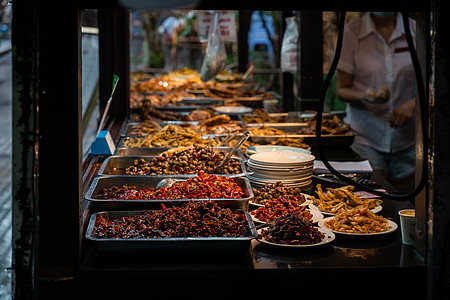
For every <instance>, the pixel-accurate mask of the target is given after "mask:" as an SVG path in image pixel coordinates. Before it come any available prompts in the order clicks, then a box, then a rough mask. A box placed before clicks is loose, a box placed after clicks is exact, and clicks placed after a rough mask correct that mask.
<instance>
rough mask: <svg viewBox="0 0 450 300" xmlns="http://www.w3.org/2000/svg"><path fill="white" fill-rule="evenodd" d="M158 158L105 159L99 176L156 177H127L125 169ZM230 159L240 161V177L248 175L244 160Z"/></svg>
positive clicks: (129, 157) (112, 157)
mask: <svg viewBox="0 0 450 300" xmlns="http://www.w3.org/2000/svg"><path fill="white" fill-rule="evenodd" d="M155 157H156V156H131V155H130V156H128V155H113V156H110V157H108V158H107V159H105V161H104V162H103V164H102V166H101V167H100V169H99V171H98V175H101V176H111V175H123V176H145V177H149V176H155V175H127V174H125V169H126V168H128V167H129V166H131V165H132V164H133V163H134V160H135V159H141V158H144V159H146V160H150V159H152V158H155ZM230 159H235V160H238V161H239V162H240V164H241V170H242V172H241V173H239V174H240V175H242V176H244V175H245V173H247V169H246V167H245V163H244V160H243V159H241V158H237V157H232V158H230ZM216 175H223V176H229V175H228V174H216ZM158 176H165V177H185V178H187V177H193V176H196V175H195V174H174V175H158Z"/></svg>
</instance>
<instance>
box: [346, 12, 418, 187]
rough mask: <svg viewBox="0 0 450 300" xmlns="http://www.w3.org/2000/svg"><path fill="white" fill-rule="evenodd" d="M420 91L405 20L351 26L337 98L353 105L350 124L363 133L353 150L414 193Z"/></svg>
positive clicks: (389, 16) (382, 16)
mask: <svg viewBox="0 0 450 300" xmlns="http://www.w3.org/2000/svg"><path fill="white" fill-rule="evenodd" d="M409 22H410V28H411V31H412V35H413V38H414V36H415V22H414V21H413V20H409ZM414 87H415V75H414V68H413V66H412V61H411V57H410V53H409V50H408V45H407V42H406V37H405V32H404V28H403V23H402V17H401V15H400V14H398V13H394V12H391V13H389V12H379V13H378V12H372V13H366V14H364V15H363V16H361V17H360V18H359V19H358V20H356V21H354V22H352V23H349V24H347V25H346V27H345V30H344V40H343V45H342V53H341V57H340V60H339V65H338V73H337V95H338V97H339V98H340V99H341V100H342V101H345V102H347V103H348V105H347V117H346V119H345V121H346V122H347V123H349V124H350V126H351V127H352V129H353V130H355V131H356V133H357V136H356V138H355V142H354V143H353V145H352V148H353V149H354V150H355V151H356V152H357V153H358V154H359V155H361V157H363V158H365V159H368V160H369V161H370V163H371V164H372V167H373V169H374V170H376V171H377V172H378V173H380V174H382V175H383V176H385V177H386V179H388V181H389V182H390V183H391V184H392V185H393V186H394V187H396V188H397V189H398V190H399V191H403V192H408V191H411V190H412V189H413V179H414V169H415V154H414V145H415V121H414V110H415V100H414Z"/></svg>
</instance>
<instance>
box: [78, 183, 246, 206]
mask: <svg viewBox="0 0 450 300" xmlns="http://www.w3.org/2000/svg"><path fill="white" fill-rule="evenodd" d="M164 178H166V177H165V176H158V175H154V176H133V175H129V176H108V177H96V178H94V180H93V181H92V183H91V186H90V187H89V190H88V191H87V193H86V195H85V198H86V200H88V201H91V204H92V206H93V210H95V211H99V210H139V209H160V208H161V203H164V205H165V206H168V205H169V206H170V205H178V204H181V203H183V202H189V201H190V200H194V201H202V200H212V201H214V202H217V204H218V205H219V206H221V207H228V208H239V209H242V210H244V211H247V210H248V202H249V200H250V199H252V198H253V196H254V195H253V189H252V187H251V185H250V181H249V180H248V179H247V178H246V177H239V178H233V180H234V182H235V183H236V184H237V185H238V186H239V187H241V188H242V189H243V190H246V191H247V192H248V194H249V196H248V197H246V198H241V199H226V198H211V199H167V200H161V199H151V200H136V199H98V198H97V195H98V194H99V193H100V191H101V190H102V189H104V188H110V187H112V186H123V185H125V184H127V185H131V186H135V187H136V188H138V189H150V188H156V185H157V184H158V182H160V181H161V180H162V179H164ZM172 178H179V179H186V178H185V177H182V176H174V177H172Z"/></svg>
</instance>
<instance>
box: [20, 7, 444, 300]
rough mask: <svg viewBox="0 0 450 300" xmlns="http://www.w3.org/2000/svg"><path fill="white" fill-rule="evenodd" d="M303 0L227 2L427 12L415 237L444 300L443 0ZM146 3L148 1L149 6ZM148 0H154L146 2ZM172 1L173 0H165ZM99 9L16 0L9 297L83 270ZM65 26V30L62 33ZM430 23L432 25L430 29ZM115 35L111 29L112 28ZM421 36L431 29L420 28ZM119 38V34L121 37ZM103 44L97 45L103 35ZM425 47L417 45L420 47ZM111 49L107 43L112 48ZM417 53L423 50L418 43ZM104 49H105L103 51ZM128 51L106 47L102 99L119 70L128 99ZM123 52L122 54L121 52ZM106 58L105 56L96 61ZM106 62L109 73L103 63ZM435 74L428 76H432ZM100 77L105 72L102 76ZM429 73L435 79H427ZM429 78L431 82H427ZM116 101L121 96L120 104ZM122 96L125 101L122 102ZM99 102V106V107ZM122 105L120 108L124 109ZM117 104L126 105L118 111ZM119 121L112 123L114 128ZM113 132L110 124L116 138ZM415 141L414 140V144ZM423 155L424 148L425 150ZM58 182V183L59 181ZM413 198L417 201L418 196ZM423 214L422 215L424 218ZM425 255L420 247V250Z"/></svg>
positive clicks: (110, 19) (109, 18)
mask: <svg viewBox="0 0 450 300" xmlns="http://www.w3.org/2000/svg"><path fill="white" fill-rule="evenodd" d="M325 2H326V3H323V2H319V1H317V2H314V1H310V2H307V3H300V2H295V3H292V2H286V1H282V2H278V3H276V5H274V3H270V4H269V3H267V2H254V1H246V2H242V1H241V2H239V1H227V3H226V8H227V9H252V8H256V7H257V8H258V9H264V10H273V9H277V10H302V9H303V10H318V11H319V10H322V9H324V8H327V9H328V10H340V9H347V10H370V11H376V10H384V9H389V10H402V9H406V10H409V11H428V10H427V9H429V11H430V13H431V15H432V17H433V18H432V19H433V21H431V18H430V19H429V17H428V16H427V17H426V19H425V20H426V22H429V24H431V25H430V28H429V29H431V30H432V32H433V36H432V37H431V39H430V40H428V39H426V41H427V42H428V41H430V42H432V43H433V45H434V48H433V49H429V50H428V49H425V53H428V51H430V52H431V57H428V56H427V55H425V63H426V65H427V66H433V67H434V69H433V70H431V69H429V68H427V69H425V71H424V72H425V74H426V75H427V76H426V80H425V81H426V82H427V83H430V84H431V91H430V130H429V132H430V139H431V141H432V142H431V143H430V146H429V149H425V152H426V150H427V151H428V157H429V158H431V160H430V170H429V176H430V180H429V183H428V185H427V189H426V190H425V191H424V193H425V195H424V196H423V199H419V200H420V201H421V202H420V203H418V206H417V207H418V208H420V209H421V211H419V212H418V214H419V215H422V216H423V217H424V219H422V224H421V226H422V228H419V229H420V230H421V244H422V245H423V247H424V248H425V252H422V253H425V254H426V255H425V257H424V258H425V259H426V262H427V266H428V270H429V275H428V278H429V281H428V286H429V299H442V298H441V297H442V296H443V295H444V294H445V293H446V292H447V293H448V286H447V285H445V284H446V283H445V282H443V280H444V278H446V276H448V274H449V268H448V257H447V256H446V253H448V251H449V246H448V245H449V240H450V238H449V237H448V232H450V231H449V230H448V228H449V218H450V217H449V214H448V211H449V209H450V207H449V206H450V203H449V202H450V201H448V198H447V196H446V195H448V193H449V191H448V187H449V185H448V179H449V178H450V174H449V171H448V170H449V169H450V168H449V165H450V163H449V161H448V160H449V156H448V155H447V154H446V149H448V146H449V145H448V138H447V136H448V135H447V130H448V128H450V127H449V119H448V117H447V115H448V111H449V107H448V106H449V103H450V101H448V100H449V99H448V92H447V85H448V82H449V78H448V76H449V75H448V70H449V68H450V58H449V56H448V53H449V49H448V46H447V45H448V43H447V42H446V41H444V40H443V39H445V36H448V28H450V26H449V21H450V20H449V18H448V17H447V16H446V13H445V12H446V11H447V8H448V7H447V4H446V3H445V1H443V0H436V1H431V2H425V3H424V2H422V1H408V2H406V1H405V2H400V3H399V2H393V1H387V0H386V1H384V0H378V1H370V2H361V1H325ZM149 3H150V4H149ZM141 4H142V5H151V2H142V3H141ZM120 5H121V3H120V2H114V3H109V4H108V8H112V7H114V8H120ZM167 5H170V3H167ZM224 5H225V4H224V3H223V2H217V1H215V2H206V1H202V2H199V3H197V7H199V8H201V9H205V8H210V9H223V8H224ZM83 7H86V8H90V7H104V4H103V3H101V2H99V1H86V2H83V1H80V2H69V3H65V4H64V7H62V8H61V9H59V10H58V12H57V13H55V12H54V9H53V8H54V7H53V6H51V5H49V4H46V3H45V1H42V0H33V1H29V3H26V4H25V3H23V2H21V1H13V9H14V16H13V22H12V27H13V38H12V42H13V68H14V70H13V99H14V105H13V152H14V154H13V251H14V254H13V272H14V275H13V280H14V282H13V286H14V290H13V296H14V297H15V299H30V298H33V297H36V296H38V297H39V298H42V299H51V298H53V296H55V297H60V296H61V295H66V294H67V293H68V291H70V292H74V291H76V287H77V284H78V283H79V282H78V280H77V276H78V275H79V273H78V270H79V256H80V252H79V250H80V243H81V240H82V233H83V229H82V228H81V226H82V224H81V223H82V222H80V220H81V219H82V211H81V208H82V198H83V193H82V185H83V181H84V178H83V175H85V174H84V173H83V171H84V170H85V169H84V168H83V167H82V166H83V162H82V161H81V134H80V126H81V113H80V111H81V94H80V93H81V92H80V91H81V88H80V87H81V72H80V68H81V64H80V51H81V46H80V29H81V28H80V18H81V8H83ZM105 12H107V13H106V15H105V17H106V19H104V23H103V22H101V23H102V24H103V25H101V27H102V28H103V29H105V30H106V27H103V26H106V25H105V24H112V25H117V26H118V23H115V22H125V21H126V15H125V14H123V11H121V10H119V11H110V10H107V11H105ZM61 28H63V29H64V33H63V34H59V29H61ZM427 28H428V27H427ZM116 29H117V30H119V33H118V37H119V40H115V37H114V35H112V34H111V32H106V33H105V34H106V42H105V44H108V46H109V47H110V46H111V45H112V46H114V47H115V46H123V44H122V45H117V43H119V41H120V42H124V41H125V38H126V34H127V33H126V30H125V28H121V27H120V26H118V27H116ZM116 34H117V32H116ZM425 35H426V36H427V33H425ZM120 39H121V40H120ZM102 43H103V42H102ZM421 47H425V48H426V47H427V45H425V46H423V45H418V48H421ZM110 50H111V49H110ZM422 50H423V48H422ZM104 51H105V52H104V53H107V51H106V50H104ZM126 51H127V50H126V49H124V48H121V49H120V48H118V50H117V52H116V51H114V52H113V53H109V54H107V55H106V56H107V58H106V60H104V61H102V66H103V67H102V70H101V74H102V75H101V76H102V77H101V99H102V101H105V99H106V98H105V94H108V92H107V90H108V89H110V82H111V74H114V73H116V72H117V73H120V74H123V75H122V78H121V79H123V80H122V81H121V84H122V86H121V90H120V91H118V94H117V97H127V93H128V89H129V87H127V83H126V82H128V80H127V79H129V78H127V71H126V66H123V65H122V66H120V65H115V66H117V67H118V69H115V68H111V65H110V64H116V63H118V60H117V59H118V58H119V56H118V54H121V55H124V54H126V53H127V52H126ZM121 59H123V57H122V58H121ZM102 60H103V58H102ZM106 69H108V70H106ZM432 75H433V76H432ZM103 76H104V77H103ZM430 78H434V81H431V80H430ZM427 85H428V84H427ZM117 102H118V103H119V101H117ZM120 103H127V99H124V100H122V101H120ZM103 105H104V104H103ZM117 105H118V106H117V107H113V109H112V110H111V115H110V118H109V120H110V121H109V123H108V125H107V128H114V127H115V125H114V124H120V122H121V121H123V120H124V115H126V114H127V110H126V109H128V107H125V105H124V104H117ZM121 105H122V106H121ZM121 109H125V110H124V111H122V110H121ZM116 127H117V126H116ZM117 132H119V129H116V130H115V131H114V133H115V135H116V134H117ZM419 147H420V145H419ZM425 155H427V154H425ZM60 178H61V180H62V181H63V182H62V184H61V180H59V179H60ZM416 201H417V199H416ZM424 220H427V222H425V221H424ZM419 252H421V251H419ZM67 288H69V289H68V290H66V289H67Z"/></svg>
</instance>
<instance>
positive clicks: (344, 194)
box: [311, 184, 383, 214]
mask: <svg viewBox="0 0 450 300" xmlns="http://www.w3.org/2000/svg"><path fill="white" fill-rule="evenodd" d="M316 188H317V191H316V194H317V195H318V197H319V198H316V197H314V196H311V200H312V201H313V204H315V205H317V206H318V207H319V209H320V210H321V211H323V212H327V213H332V214H337V213H340V212H342V211H344V210H346V209H351V208H354V207H356V206H359V205H366V206H367V207H368V208H369V209H373V208H375V207H377V206H379V205H381V204H382V203H383V200H381V199H362V198H360V197H359V196H358V195H356V194H354V193H353V192H352V191H353V189H354V188H355V187H354V186H352V185H347V186H343V187H340V188H336V189H332V188H327V192H326V194H325V193H324V192H323V191H322V186H321V184H317V186H316Z"/></svg>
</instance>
